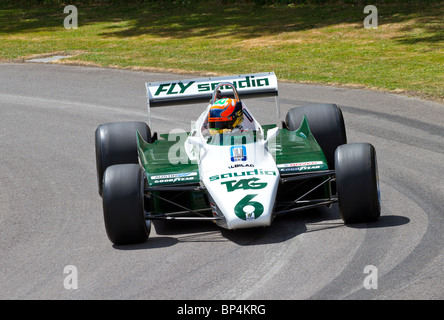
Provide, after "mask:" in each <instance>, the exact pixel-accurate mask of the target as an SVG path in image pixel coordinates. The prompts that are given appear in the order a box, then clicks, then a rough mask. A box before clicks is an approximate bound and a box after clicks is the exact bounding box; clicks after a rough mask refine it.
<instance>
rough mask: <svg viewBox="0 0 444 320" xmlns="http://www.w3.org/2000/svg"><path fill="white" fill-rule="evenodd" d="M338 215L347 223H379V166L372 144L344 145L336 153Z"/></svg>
mask: <svg viewBox="0 0 444 320" xmlns="http://www.w3.org/2000/svg"><path fill="white" fill-rule="evenodd" d="M335 168H336V187H337V192H338V204H339V211H340V214H341V217H342V220H344V222H345V223H364V222H372V221H376V220H377V219H378V218H379V216H380V214H381V205H380V192H379V177H378V165H377V160H376V151H375V148H374V147H373V146H372V145H371V144H369V143H351V144H345V145H341V146H339V147H338V148H337V149H336V152H335Z"/></svg>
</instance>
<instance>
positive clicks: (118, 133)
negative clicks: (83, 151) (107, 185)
mask: <svg viewBox="0 0 444 320" xmlns="http://www.w3.org/2000/svg"><path fill="white" fill-rule="evenodd" d="M137 131H138V132H139V133H140V135H141V136H142V138H143V139H144V140H145V141H146V142H151V131H150V128H149V127H148V125H147V124H146V123H145V122H139V121H130V122H114V123H107V124H102V125H100V126H99V127H98V128H97V129H96V133H95V148H96V168H97V180H98V187H99V195H100V196H102V182H103V173H104V172H105V170H106V168H108V167H109V166H112V165H114V164H123V163H139V160H138V154H137V138H136V132H137Z"/></svg>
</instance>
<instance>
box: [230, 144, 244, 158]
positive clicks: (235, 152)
mask: <svg viewBox="0 0 444 320" xmlns="http://www.w3.org/2000/svg"><path fill="white" fill-rule="evenodd" d="M230 158H231V161H232V162H236V161H246V160H247V148H245V146H233V147H231V148H230Z"/></svg>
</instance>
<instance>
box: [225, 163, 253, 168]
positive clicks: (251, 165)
mask: <svg viewBox="0 0 444 320" xmlns="http://www.w3.org/2000/svg"><path fill="white" fill-rule="evenodd" d="M245 167H248V168H254V164H248V163H245V164H244V163H236V164H233V165H231V166H228V169H235V168H245Z"/></svg>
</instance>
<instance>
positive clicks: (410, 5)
mask: <svg viewBox="0 0 444 320" xmlns="http://www.w3.org/2000/svg"><path fill="white" fill-rule="evenodd" d="M338 2H339V3H343V2H341V1H338ZM374 2H376V3H377V2H378V1H374ZM422 2H423V1H414V2H409V1H407V2H400V3H399V4H396V1H395V3H394V4H393V3H392V4H385V3H384V4H381V5H378V4H376V5H377V8H378V15H379V25H383V24H386V23H402V22H404V21H407V20H410V19H412V18H418V19H419V21H418V23H419V24H420V26H421V27H423V28H425V30H426V33H425V35H424V36H423V37H415V36H413V35H411V33H410V32H409V31H411V30H412V29H413V28H415V27H416V26H415V25H411V26H407V27H405V30H404V31H405V33H406V35H405V36H402V37H398V39H396V40H398V41H399V42H401V43H404V44H414V43H417V42H436V41H441V40H442V37H443V33H442V21H443V18H442V17H443V15H442V14H441V13H442V12H443V11H444V4H443V3H442V2H436V3H435V2H433V1H428V2H427V1H425V0H424V3H422ZM240 3H241V4H231V5H222V4H221V2H220V1H204V2H201V1H199V2H197V3H193V5H178V4H177V3H176V2H158V3H156V2H154V3H151V2H149V3H132V2H130V3H128V4H122V3H118V2H117V3H111V4H93V5H78V6H77V9H78V14H79V18H78V23H79V28H81V27H82V26H83V27H84V26H88V25H92V24H96V23H107V24H108V25H107V26H105V27H104V29H103V31H101V32H100V31H99V32H100V33H99V36H100V37H103V38H111V37H116V38H129V37H138V36H143V35H148V36H151V37H158V38H172V39H185V38H190V37H200V38H209V39H214V38H216V39H217V38H223V37H230V38H231V39H238V40H245V39H251V38H256V37H260V36H267V35H276V34H285V33H288V32H294V31H304V30H311V29H317V28H323V27H328V26H333V25H338V24H356V28H363V25H362V23H363V21H364V18H365V17H366V15H367V14H365V13H364V12H363V8H364V5H356V4H355V5H343V4H336V5H331V4H330V5H304V6H294V7H281V6H275V7H273V6H266V7H258V6H255V5H254V4H253V3H243V2H240ZM63 8H64V7H63V6H61V5H58V6H57V5H53V6H43V5H39V6H36V5H35V6H31V7H26V6H25V7H23V6H22V7H20V8H14V6H13V5H9V6H7V7H6V8H5V10H0V34H2V33H3V34H4V33H29V32H34V31H38V30H48V29H49V30H50V29H60V28H63V21H64V18H65V17H66V16H67V14H64V13H63ZM410 28H411V29H410Z"/></svg>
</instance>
